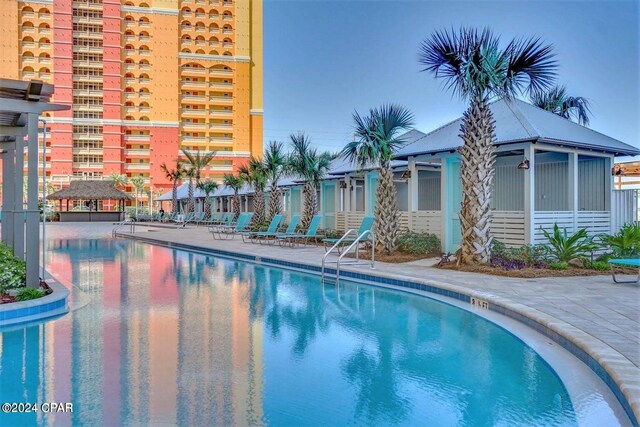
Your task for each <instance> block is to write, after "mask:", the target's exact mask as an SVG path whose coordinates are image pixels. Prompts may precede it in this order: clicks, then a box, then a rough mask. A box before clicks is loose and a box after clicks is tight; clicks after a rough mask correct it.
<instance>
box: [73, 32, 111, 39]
mask: <svg viewBox="0 0 640 427" xmlns="http://www.w3.org/2000/svg"><path fill="white" fill-rule="evenodd" d="M72 35H73V37H78V38H85V39H97V40H102V38H103V34H102V33H100V32H91V31H73V32H72Z"/></svg>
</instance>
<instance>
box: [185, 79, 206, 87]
mask: <svg viewBox="0 0 640 427" xmlns="http://www.w3.org/2000/svg"><path fill="white" fill-rule="evenodd" d="M180 84H181V86H182V87H184V88H187V87H206V85H207V83H206V82H205V81H193V80H180Z"/></svg>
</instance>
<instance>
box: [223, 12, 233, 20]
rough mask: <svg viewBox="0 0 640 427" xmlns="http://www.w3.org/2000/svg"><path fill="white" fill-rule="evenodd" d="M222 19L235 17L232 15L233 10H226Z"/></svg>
mask: <svg viewBox="0 0 640 427" xmlns="http://www.w3.org/2000/svg"><path fill="white" fill-rule="evenodd" d="M222 19H233V15H231V12H229V11H228V10H226V11H225V12H224V13H223V14H222Z"/></svg>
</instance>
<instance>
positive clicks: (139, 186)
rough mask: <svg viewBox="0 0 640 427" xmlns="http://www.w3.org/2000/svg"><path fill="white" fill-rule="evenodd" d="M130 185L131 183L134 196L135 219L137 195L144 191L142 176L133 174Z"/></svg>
mask: <svg viewBox="0 0 640 427" xmlns="http://www.w3.org/2000/svg"><path fill="white" fill-rule="evenodd" d="M131 185H133V191H134V192H135V196H136V220H138V196H139V195H140V193H142V192H144V178H143V177H141V176H134V177H133V178H131Z"/></svg>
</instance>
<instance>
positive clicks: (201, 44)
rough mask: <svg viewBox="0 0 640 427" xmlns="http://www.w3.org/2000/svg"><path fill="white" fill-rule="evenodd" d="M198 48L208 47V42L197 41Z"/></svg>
mask: <svg viewBox="0 0 640 427" xmlns="http://www.w3.org/2000/svg"><path fill="white" fill-rule="evenodd" d="M195 43H196V46H206V45H207V41H206V40H196V42H195Z"/></svg>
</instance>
